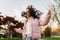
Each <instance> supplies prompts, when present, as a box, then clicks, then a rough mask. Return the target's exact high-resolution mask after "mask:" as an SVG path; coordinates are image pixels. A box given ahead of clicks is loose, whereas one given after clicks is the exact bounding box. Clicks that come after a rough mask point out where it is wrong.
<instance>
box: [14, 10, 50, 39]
mask: <svg viewBox="0 0 60 40" xmlns="http://www.w3.org/2000/svg"><path fill="white" fill-rule="evenodd" d="M49 13H50V11H49V12H48V14H47V15H46V17H45V20H44V21H41V20H40V19H37V18H36V19H34V18H33V17H31V18H30V19H31V22H32V39H35V38H37V37H38V38H40V37H41V32H40V29H39V26H45V25H46V24H47V23H48V22H49V19H50V15H51V14H49ZM26 22H27V20H25V22H24V27H23V30H21V29H19V30H16V29H15V30H16V32H18V33H22V38H23V40H25V37H26V36H25V31H24V30H25V25H26Z"/></svg>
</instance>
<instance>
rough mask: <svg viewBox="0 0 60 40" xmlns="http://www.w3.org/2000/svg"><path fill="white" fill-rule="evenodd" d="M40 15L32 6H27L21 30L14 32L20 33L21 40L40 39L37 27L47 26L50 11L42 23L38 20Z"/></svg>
mask: <svg viewBox="0 0 60 40" xmlns="http://www.w3.org/2000/svg"><path fill="white" fill-rule="evenodd" d="M40 14H41V13H40V12H39V11H38V10H35V8H33V7H32V6H28V7H27V9H26V13H25V16H24V17H26V20H25V22H24V26H23V30H21V29H20V30H17V29H16V28H15V31H16V32H18V33H19V32H20V33H22V37H23V40H38V39H40V37H41V32H40V29H39V27H40V26H45V25H47V24H48V22H49V19H50V16H51V11H50V10H49V11H48V13H47V15H46V17H45V19H44V21H42V20H40V18H39V17H40V16H39V15H40Z"/></svg>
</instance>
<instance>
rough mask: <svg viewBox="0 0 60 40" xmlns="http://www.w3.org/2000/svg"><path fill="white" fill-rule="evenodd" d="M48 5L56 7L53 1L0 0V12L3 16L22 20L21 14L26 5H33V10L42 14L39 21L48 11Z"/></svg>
mask: <svg viewBox="0 0 60 40" xmlns="http://www.w3.org/2000/svg"><path fill="white" fill-rule="evenodd" d="M50 4H53V5H56V2H54V0H0V12H1V13H2V15H5V16H12V17H14V16H15V18H16V19H17V20H23V19H24V18H23V17H21V12H22V11H26V8H27V6H28V5H33V7H34V8H36V9H38V10H40V11H41V12H43V15H42V16H41V19H44V15H46V13H47V12H48V10H49V9H50V7H49V6H50Z"/></svg>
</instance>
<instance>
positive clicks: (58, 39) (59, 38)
mask: <svg viewBox="0 0 60 40" xmlns="http://www.w3.org/2000/svg"><path fill="white" fill-rule="evenodd" d="M42 39H43V40H60V37H44V38H42Z"/></svg>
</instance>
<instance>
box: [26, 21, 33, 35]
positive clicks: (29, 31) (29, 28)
mask: <svg viewBox="0 0 60 40" xmlns="http://www.w3.org/2000/svg"><path fill="white" fill-rule="evenodd" d="M25 31H26V35H31V32H32V26H31V20H28V22H27V23H26V30H25Z"/></svg>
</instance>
